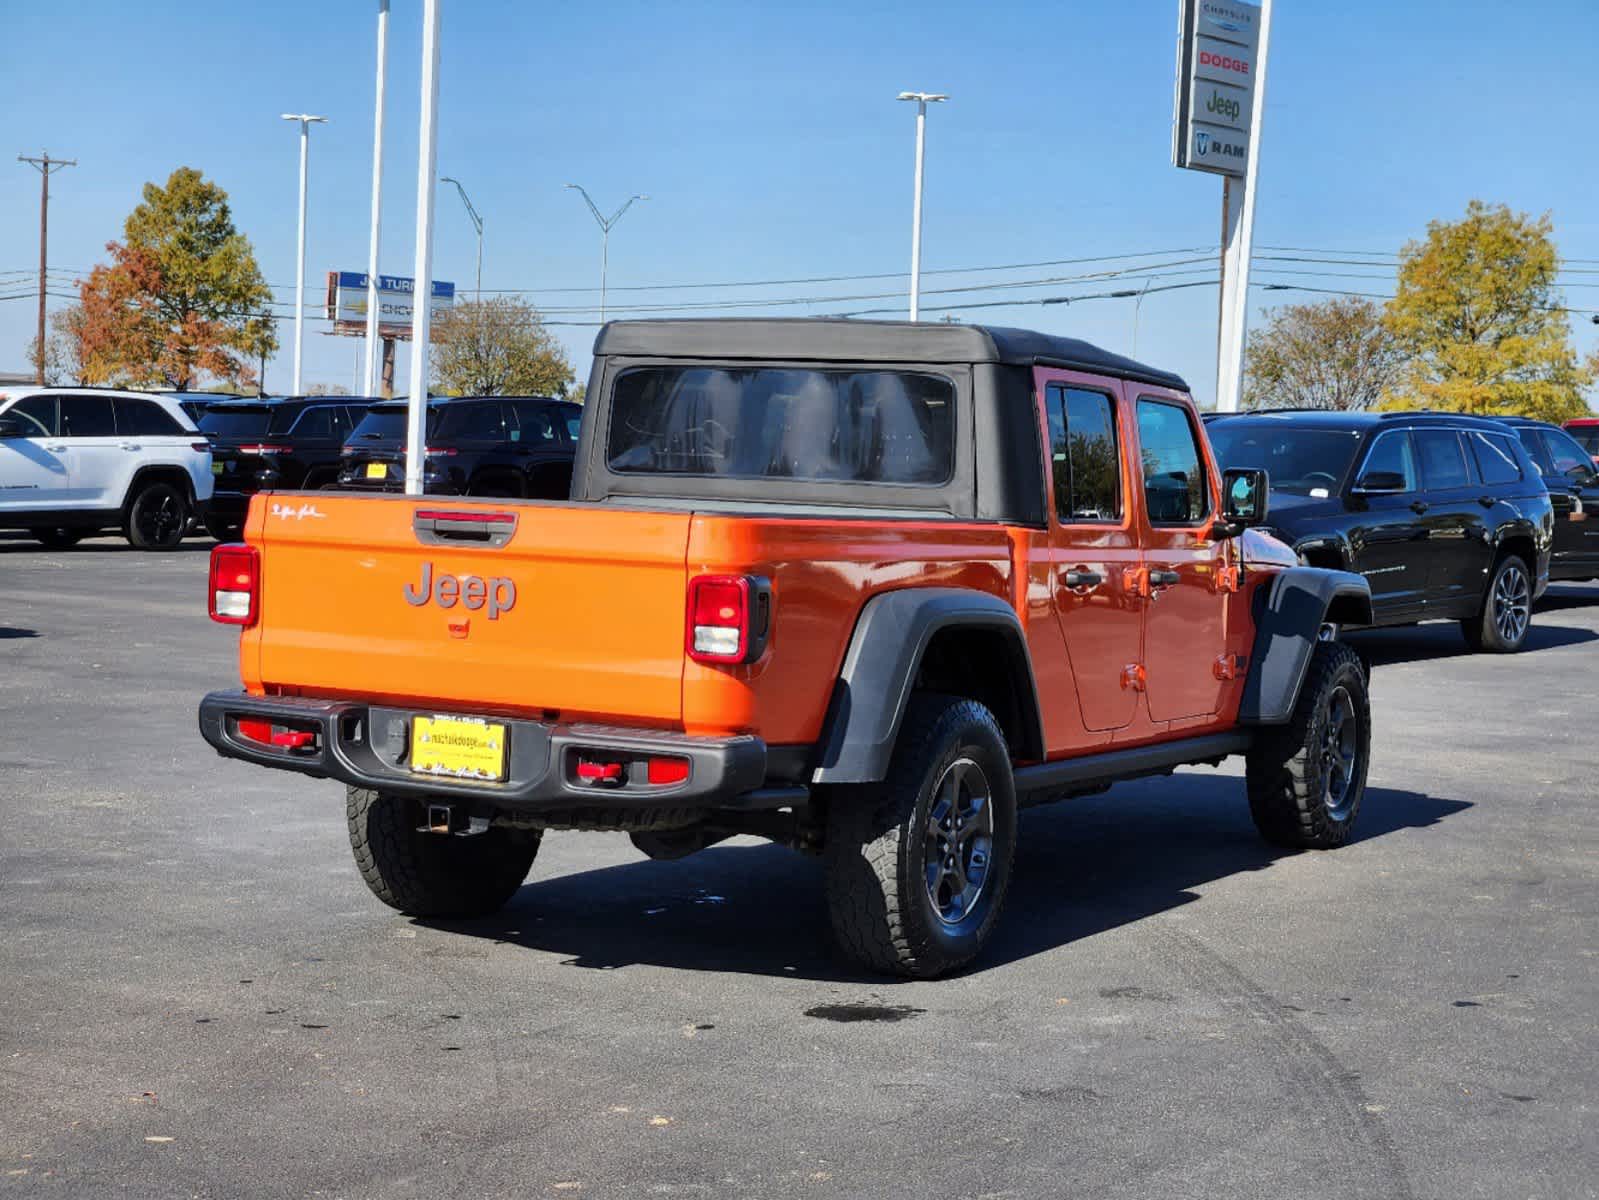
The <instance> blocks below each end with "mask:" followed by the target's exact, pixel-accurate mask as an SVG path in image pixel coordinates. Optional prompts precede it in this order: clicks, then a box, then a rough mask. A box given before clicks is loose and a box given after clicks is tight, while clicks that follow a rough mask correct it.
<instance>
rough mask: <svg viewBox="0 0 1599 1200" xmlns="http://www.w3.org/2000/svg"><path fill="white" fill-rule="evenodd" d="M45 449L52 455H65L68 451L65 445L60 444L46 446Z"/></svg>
mask: <svg viewBox="0 0 1599 1200" xmlns="http://www.w3.org/2000/svg"><path fill="white" fill-rule="evenodd" d="M45 449H46V450H48V451H49V452H50V453H51V454H65V453H66V450H67V448H66V446H65V445H62V444H59V443H58V444H56V445H49V446H46V447H45Z"/></svg>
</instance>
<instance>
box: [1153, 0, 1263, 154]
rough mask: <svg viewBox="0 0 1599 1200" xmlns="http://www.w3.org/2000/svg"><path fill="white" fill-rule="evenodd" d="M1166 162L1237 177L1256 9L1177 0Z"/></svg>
mask: <svg viewBox="0 0 1599 1200" xmlns="http://www.w3.org/2000/svg"><path fill="white" fill-rule="evenodd" d="M1178 21H1179V24H1178V43H1177V104H1176V119H1175V121H1174V122H1173V130H1172V134H1173V136H1172V162H1173V163H1175V164H1176V165H1177V166H1179V167H1188V168H1190V169H1192V170H1196V171H1214V172H1216V173H1218V174H1221V175H1233V176H1237V177H1242V176H1243V174H1244V167H1245V164H1246V163H1247V162H1248V161H1249V133H1250V129H1249V123H1250V118H1251V115H1252V110H1251V108H1250V102H1251V100H1252V98H1253V93H1254V84H1255V54H1256V51H1257V49H1258V47H1259V45H1260V9H1259V8H1258V7H1256V6H1255V5H1253V4H1245V3H1243V2H1242V0H1179V8H1178Z"/></svg>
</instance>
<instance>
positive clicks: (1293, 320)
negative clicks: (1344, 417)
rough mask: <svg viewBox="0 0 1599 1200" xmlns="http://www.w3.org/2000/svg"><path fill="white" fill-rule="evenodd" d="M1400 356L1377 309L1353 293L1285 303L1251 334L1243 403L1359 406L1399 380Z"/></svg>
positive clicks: (1371, 401)
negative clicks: (1297, 302) (1314, 300)
mask: <svg viewBox="0 0 1599 1200" xmlns="http://www.w3.org/2000/svg"><path fill="white" fill-rule="evenodd" d="M1403 365H1404V355H1403V354H1402V353H1401V352H1400V350H1399V348H1398V346H1397V345H1396V344H1395V342H1394V338H1393V335H1392V334H1390V333H1389V331H1388V329H1387V327H1386V326H1385V325H1384V324H1383V311H1382V309H1381V307H1379V306H1378V305H1376V304H1374V303H1373V302H1372V301H1370V300H1365V299H1361V298H1360V297H1357V296H1336V297H1333V298H1332V299H1329V300H1323V301H1321V302H1319V303H1316V304H1288V305H1284V306H1283V307H1281V308H1279V309H1276V310H1275V311H1273V312H1272V313H1270V314H1269V316H1268V319H1267V323H1266V326H1265V327H1264V328H1263V329H1261V330H1259V331H1258V332H1256V333H1252V334H1250V335H1249V344H1248V349H1247V351H1246V353H1245V356H1244V407H1246V408H1319V409H1365V408H1370V407H1372V405H1374V404H1376V403H1377V402H1378V401H1379V400H1380V399H1382V397H1383V394H1384V393H1385V392H1387V391H1388V390H1389V389H1390V388H1391V387H1393V386H1394V384H1395V383H1396V382H1397V381H1398V378H1399V373H1400V370H1401V368H1402V367H1403Z"/></svg>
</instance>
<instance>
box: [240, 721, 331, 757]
mask: <svg viewBox="0 0 1599 1200" xmlns="http://www.w3.org/2000/svg"><path fill="white" fill-rule="evenodd" d="M239 736H240V737H242V738H246V739H248V740H249V741H252V742H257V743H259V744H261V745H263V746H283V747H286V748H287V749H290V750H300V749H303V748H304V747H306V746H309V745H310V744H311V743H312V742H314V741H316V733H315V732H314V731H313V730H310V729H276V730H275V729H273V728H272V722H271V721H247V720H243V719H241V720H240V721H239Z"/></svg>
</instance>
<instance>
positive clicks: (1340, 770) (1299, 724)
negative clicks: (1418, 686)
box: [1246, 642, 1371, 850]
mask: <svg viewBox="0 0 1599 1200" xmlns="http://www.w3.org/2000/svg"><path fill="white" fill-rule="evenodd" d="M1370 756H1371V702H1370V699H1369V698H1368V695H1367V691H1366V672H1365V670H1364V669H1363V668H1362V667H1361V665H1360V657H1359V656H1358V655H1357V654H1356V653H1355V652H1354V651H1353V650H1352V649H1350V648H1349V647H1348V646H1346V645H1344V644H1343V643H1342V642H1319V643H1317V645H1316V651H1315V653H1314V654H1313V655H1312V656H1311V660H1310V667H1309V670H1308V671H1307V672H1306V674H1305V682H1304V686H1303V687H1302V688H1300V692H1299V703H1298V704H1297V705H1296V706H1295V708H1294V715H1293V717H1292V719H1290V720H1289V722H1288V724H1287V725H1284V726H1282V727H1280V728H1274V729H1267V730H1263V731H1262V733H1261V736H1260V740H1259V741H1257V742H1256V744H1255V746H1254V747H1253V748H1252V749H1251V750H1250V752H1249V758H1248V766H1247V769H1246V781H1247V785H1248V789H1249V812H1250V815H1251V816H1253V817H1254V818H1255V828H1257V829H1258V830H1260V835H1261V836H1262V837H1263V838H1265V839H1266V840H1267V841H1268V842H1271V843H1272V844H1273V845H1275V846H1286V847H1289V848H1291V849H1314V850H1330V849H1332V848H1333V847H1334V846H1341V845H1343V844H1344V842H1346V841H1347V840H1348V839H1349V832H1350V830H1351V829H1353V828H1354V824H1355V817H1356V816H1357V815H1358V814H1359V812H1360V802H1361V800H1362V799H1363V798H1364V797H1365V794H1366V766H1367V762H1368V760H1369V758H1370Z"/></svg>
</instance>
